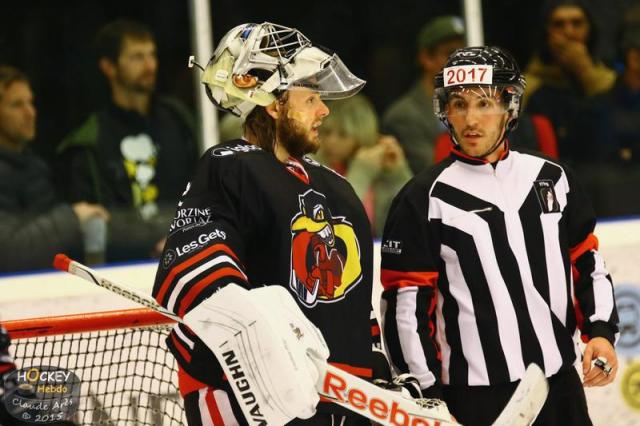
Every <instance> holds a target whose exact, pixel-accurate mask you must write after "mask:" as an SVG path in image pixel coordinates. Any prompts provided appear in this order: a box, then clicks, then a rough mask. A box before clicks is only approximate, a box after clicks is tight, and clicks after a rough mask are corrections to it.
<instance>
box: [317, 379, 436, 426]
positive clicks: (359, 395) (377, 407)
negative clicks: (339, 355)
mask: <svg viewBox="0 0 640 426" xmlns="http://www.w3.org/2000/svg"><path fill="white" fill-rule="evenodd" d="M322 395H323V396H325V397H327V398H330V399H331V400H333V401H335V402H337V403H339V404H347V405H349V406H350V407H352V408H353V409H354V410H356V411H360V412H362V413H363V415H373V417H375V418H376V419H379V420H380V421H381V422H382V423H383V424H389V425H394V426H396V425H397V426H440V424H441V423H440V422H439V421H438V420H428V419H425V418H420V417H416V416H415V415H412V414H411V413H408V412H407V411H405V410H403V409H402V408H400V407H399V406H398V403H397V402H396V401H383V400H382V399H380V398H371V397H370V396H369V395H367V393H366V392H365V391H363V390H361V389H358V388H356V387H353V388H351V389H348V388H347V381H346V380H345V379H343V378H342V377H340V376H339V375H337V374H333V373H332V372H329V371H327V374H326V375H325V378H324V383H323V385H322ZM389 402H391V405H389ZM365 413H367V414H365Z"/></svg>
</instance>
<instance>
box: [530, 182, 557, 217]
mask: <svg viewBox="0 0 640 426" xmlns="http://www.w3.org/2000/svg"><path fill="white" fill-rule="evenodd" d="M533 188H534V190H535V192H536V197H537V198H538V202H539V203H540V208H541V209H542V212H543V213H559V212H560V203H559V202H558V197H556V191H555V188H554V186H553V181H552V180H551V179H540V180H536V181H533Z"/></svg>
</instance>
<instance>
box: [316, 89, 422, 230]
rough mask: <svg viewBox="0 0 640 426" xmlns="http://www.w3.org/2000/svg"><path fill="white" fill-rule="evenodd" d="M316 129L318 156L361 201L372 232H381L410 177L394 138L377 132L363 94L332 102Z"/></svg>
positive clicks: (376, 125) (368, 102) (373, 112)
mask: <svg viewBox="0 0 640 426" xmlns="http://www.w3.org/2000/svg"><path fill="white" fill-rule="evenodd" d="M320 132H321V135H322V145H321V147H320V151H319V152H318V159H319V160H320V161H321V162H323V163H325V164H327V165H329V166H330V167H332V168H333V169H334V170H336V171H337V172H338V173H340V174H341V175H343V176H345V177H346V178H347V180H348V181H349V183H350V184H351V185H352V186H353V189H354V190H355V191H356V194H358V197H359V198H360V200H361V201H362V203H363V204H364V207H365V210H366V211H367V215H368V216H369V221H370V222H371V226H372V228H373V234H374V235H375V236H378V237H379V236H381V235H382V229H383V227H384V222H385V219H386V217H387V212H388V211H389V207H390V206H391V201H392V200H393V197H395V195H396V194H397V193H398V191H399V190H400V188H402V186H403V185H404V184H405V183H406V182H407V181H408V180H409V179H410V178H411V170H409V166H408V165H407V161H406V159H405V156H404V153H403V152H402V148H401V147H400V145H399V144H398V141H397V140H396V138H394V137H393V136H388V135H380V133H379V131H378V118H377V116H376V112H375V110H374V109H373V105H371V102H370V101H369V100H368V99H367V98H366V97H365V96H363V95H355V96H353V97H351V98H348V99H344V100H340V101H335V102H334V103H332V104H331V114H330V115H329V116H328V117H327V118H325V119H324V123H323V126H322V127H321V128H320Z"/></svg>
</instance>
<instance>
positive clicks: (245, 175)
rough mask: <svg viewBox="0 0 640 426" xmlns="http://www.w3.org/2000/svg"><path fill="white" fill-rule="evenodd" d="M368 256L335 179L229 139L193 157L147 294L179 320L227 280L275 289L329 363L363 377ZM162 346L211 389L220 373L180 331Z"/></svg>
mask: <svg viewBox="0 0 640 426" xmlns="http://www.w3.org/2000/svg"><path fill="white" fill-rule="evenodd" d="M372 249H373V242H372V237H371V231H370V225H369V222H368V219H367V215H366V213H365V211H364V208H363V207H362V204H361V202H360V200H359V199H358V197H357V196H356V194H355V192H354V191H353V189H352V188H351V186H350V185H349V183H348V182H347V181H346V180H345V179H343V178H342V177H340V176H339V175H338V174H337V173H334V172H333V171H331V170H330V169H328V168H326V167H324V166H321V165H320V164H318V163H317V162H315V161H313V160H311V159H309V158H306V157H305V158H303V159H301V160H297V159H293V158H291V159H289V161H288V162H287V163H286V164H284V163H281V162H279V161H278V160H277V159H276V158H275V156H274V155H273V154H269V153H267V152H265V151H263V150H262V149H260V148H259V147H257V146H254V145H251V144H249V143H247V142H246V141H243V140H235V141H231V142H227V143H224V144H221V145H218V146H215V147H213V148H211V149H209V150H208V151H206V153H205V154H204V155H203V156H202V158H201V159H200V162H199V164H198V167H197V170H196V172H195V175H194V176H193V178H192V180H191V182H190V183H189V184H188V186H187V188H186V190H185V191H184V193H183V195H182V198H181V200H180V202H179V203H178V208H177V210H176V214H175V218H174V220H173V222H172V224H171V226H170V230H169V235H168V239H167V244H166V246H165V249H164V252H163V254H162V257H161V260H160V264H159V266H158V272H157V275H156V281H155V285H154V290H153V296H154V297H155V299H156V300H157V301H158V302H159V303H160V304H161V305H163V306H165V307H166V308H168V309H169V310H171V311H173V312H175V313H176V314H177V315H179V316H180V317H182V316H184V315H185V314H186V313H187V312H189V310H190V309H192V308H193V307H195V306H196V305H198V304H199V303H200V302H202V301H203V300H204V299H206V298H207V297H209V296H211V295H212V294H213V293H214V292H215V291H216V290H218V289H219V288H220V287H221V286H224V285H226V284H228V283H230V282H234V283H238V284H242V285H244V286H246V287H247V288H249V289H251V288H255V287H258V286H263V285H282V286H284V287H286V288H288V289H289V290H290V291H291V293H292V294H293V295H294V298H295V299H296V300H297V302H298V304H299V306H300V307H301V309H302V311H303V312H304V313H305V315H306V316H307V317H308V318H309V319H310V320H311V321H312V322H313V323H314V324H315V325H316V326H317V327H318V328H320V330H321V331H322V334H323V336H324V338H325V340H326V342H327V344H328V346H329V349H330V351H331V355H330V359H329V361H330V362H331V363H332V364H334V365H336V366H338V367H340V368H343V369H345V370H347V371H349V372H351V373H353V374H356V375H359V376H361V377H370V376H371V365H370V364H371V360H370V358H371V347H372V337H371V324H370V312H371V282H372V273H373V271H372ZM168 345H169V347H170V349H171V351H172V353H173V354H174V355H175V357H176V359H177V360H178V363H179V364H180V366H181V367H182V368H183V369H184V370H185V371H186V372H187V373H188V374H189V375H191V376H192V377H193V378H195V379H197V380H199V381H201V382H203V383H206V384H208V385H211V386H213V387H219V386H218V385H219V384H220V381H221V380H222V370H221V368H220V367H219V365H218V363H217V361H216V360H215V358H214V357H213V355H212V353H211V352H210V351H209V350H208V349H207V348H206V346H205V345H204V344H203V343H202V342H201V341H199V339H198V338H197V337H196V336H195V335H194V334H192V333H191V332H190V330H188V328H187V327H185V326H182V325H179V326H176V328H175V329H174V331H173V332H172V333H171V335H170V337H169V339H168ZM322 405H323V404H321V406H322ZM318 410H319V411H325V412H326V411H340V412H341V411H342V410H341V409H340V408H339V407H338V406H337V405H333V404H331V405H330V406H329V405H328V404H327V405H326V406H323V407H319V408H318Z"/></svg>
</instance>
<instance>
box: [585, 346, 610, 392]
mask: <svg viewBox="0 0 640 426" xmlns="http://www.w3.org/2000/svg"><path fill="white" fill-rule="evenodd" d="M598 357H602V358H604V359H606V360H607V363H608V364H609V365H610V366H611V372H610V373H609V374H606V373H605V371H604V370H603V369H602V368H600V367H597V366H595V365H592V363H591V361H595V360H596V358H598ZM617 372H618V357H617V356H616V351H615V349H614V348H613V346H612V345H611V343H610V342H609V341H608V340H607V339H605V338H604V337H594V338H593V339H591V340H589V343H587V347H586V348H585V350H584V356H583V359H582V373H583V374H584V380H583V382H582V383H583V386H585V387H591V386H605V385H608V384H609V383H611V382H613V379H615V378H616V373H617Z"/></svg>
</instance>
